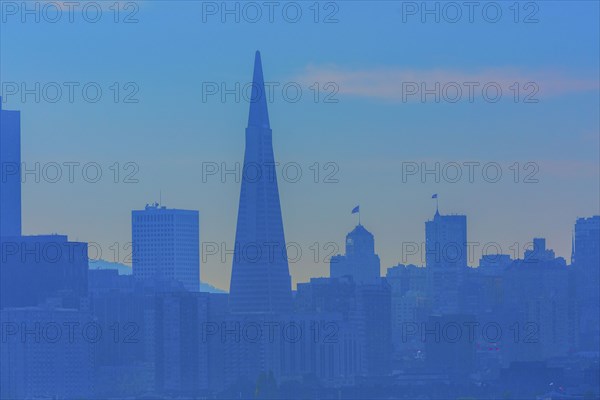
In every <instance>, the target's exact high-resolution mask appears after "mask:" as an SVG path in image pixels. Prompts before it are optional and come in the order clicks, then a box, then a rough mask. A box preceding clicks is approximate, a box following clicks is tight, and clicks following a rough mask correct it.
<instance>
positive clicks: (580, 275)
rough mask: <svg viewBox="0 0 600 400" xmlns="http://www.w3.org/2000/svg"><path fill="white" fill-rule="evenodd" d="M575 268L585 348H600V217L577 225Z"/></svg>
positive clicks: (582, 338)
mask: <svg viewBox="0 0 600 400" xmlns="http://www.w3.org/2000/svg"><path fill="white" fill-rule="evenodd" d="M572 258H573V259H572V260H571V263H572V265H573V268H574V271H575V275H576V278H575V279H576V282H577V283H576V287H577V293H576V297H577V299H578V303H579V307H580V309H581V319H580V331H581V344H582V346H583V347H584V348H585V349H587V350H594V349H599V348H600V306H599V304H600V216H598V215H596V216H594V217H591V218H579V219H578V220H577V222H576V223H575V234H574V243H573V257H572Z"/></svg>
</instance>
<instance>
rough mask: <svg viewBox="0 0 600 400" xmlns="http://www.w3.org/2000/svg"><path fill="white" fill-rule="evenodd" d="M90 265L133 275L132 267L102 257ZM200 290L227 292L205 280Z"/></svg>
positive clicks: (90, 266)
mask: <svg viewBox="0 0 600 400" xmlns="http://www.w3.org/2000/svg"><path fill="white" fill-rule="evenodd" d="M88 266H89V269H116V270H117V271H119V275H131V273H132V270H131V267H129V266H127V265H125V264H121V263H116V262H110V261H106V260H102V259H100V260H93V261H90V262H89V263H88ZM200 291H201V292H209V293H227V292H225V291H223V290H221V289H217V288H216V287H214V286H212V285H209V284H208V283H203V282H200Z"/></svg>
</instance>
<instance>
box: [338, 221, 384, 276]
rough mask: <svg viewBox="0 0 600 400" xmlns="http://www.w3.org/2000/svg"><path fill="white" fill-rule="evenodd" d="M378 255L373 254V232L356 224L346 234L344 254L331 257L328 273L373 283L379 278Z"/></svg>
mask: <svg viewBox="0 0 600 400" xmlns="http://www.w3.org/2000/svg"><path fill="white" fill-rule="evenodd" d="M379 268H380V261H379V256H378V255H377V254H375V239H374V237H373V234H372V233H371V232H369V231H368V230H366V229H365V227H364V226H362V225H361V224H358V225H357V226H356V227H355V228H354V229H353V230H352V232H350V233H348V235H347V236H346V255H343V256H342V255H337V256H334V257H331V261H330V263H329V275H330V276H331V277H332V278H341V277H342V276H352V278H353V279H354V281H355V282H356V283H359V284H360V283H375V282H377V281H378V280H379V278H380V275H381V274H380V272H379Z"/></svg>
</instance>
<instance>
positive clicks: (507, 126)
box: [0, 1, 600, 288]
mask: <svg viewBox="0 0 600 400" xmlns="http://www.w3.org/2000/svg"><path fill="white" fill-rule="evenodd" d="M408 3H410V2H408ZM408 3H407V2H404V3H403V2H392V1H386V2H368V3H367V2H360V1H350V2H337V3H332V4H334V5H332V4H329V3H328V2H322V3H320V5H319V10H320V12H319V22H318V23H315V21H314V16H315V14H314V8H310V7H314V5H313V3H312V2H296V3H292V2H280V3H278V6H277V8H276V10H275V13H274V22H273V23H271V22H269V21H268V17H267V16H266V15H265V14H263V18H262V19H261V20H260V21H258V22H257V23H251V22H249V21H247V20H244V14H241V16H240V22H236V21H235V20H234V16H231V15H230V16H227V19H226V21H225V22H222V21H221V15H220V14H217V15H208V14H206V11H207V10H211V8H210V7H212V6H213V5H215V4H216V6H217V7H221V4H222V3H221V2H216V3H213V2H199V1H198V2H197V1H169V2H165V1H147V2H137V3H135V4H136V5H137V8H138V9H137V12H136V13H135V18H137V20H138V22H137V23H129V24H126V23H122V22H120V23H115V22H114V11H113V10H114V9H115V8H114V3H113V2H101V3H100V2H99V3H98V4H102V10H103V11H102V17H101V18H100V21H99V22H97V23H90V22H87V21H86V20H85V19H84V18H83V16H82V14H81V8H82V7H83V4H84V3H79V6H78V8H76V10H75V14H74V21H75V22H73V23H69V22H68V21H66V19H67V14H66V11H65V10H63V11H62V12H63V13H64V14H63V15H62V20H61V21H60V22H58V23H50V22H48V21H47V20H44V16H43V15H42V16H41V17H40V21H39V22H35V21H34V20H33V19H32V17H31V16H30V17H28V18H29V19H28V20H27V21H26V22H25V23H23V22H22V21H21V15H20V14H18V12H20V11H21V10H17V14H16V15H13V14H12V13H13V11H14V10H13V9H7V8H6V3H4V4H3V5H2V7H3V8H2V12H3V14H2V20H1V25H0V80H1V81H2V82H3V91H2V94H3V96H4V99H5V103H4V104H3V107H4V108H8V109H20V110H21V111H22V135H23V139H22V142H23V161H24V162H26V163H27V164H29V165H33V163H35V162H40V163H41V165H48V163H50V162H57V163H59V164H62V163H64V162H67V161H76V162H80V163H81V164H85V163H87V162H96V163H98V164H99V165H100V166H101V167H102V170H103V178H102V179H101V180H100V181H99V182H98V183H88V182H86V181H84V180H83V179H81V178H76V179H75V182H74V183H68V182H67V181H66V179H61V180H60V181H59V182H58V183H49V182H47V181H44V179H42V180H41V182H39V183H36V182H34V181H33V180H31V179H30V180H29V181H26V182H25V184H24V188H23V196H24V198H23V203H24V207H23V212H24V217H23V222H24V231H25V233H26V234H35V233H49V232H60V233H64V234H68V235H69V236H70V237H71V238H73V239H79V240H84V241H90V242H94V243H98V244H99V247H100V248H102V255H103V258H106V259H109V261H113V258H115V254H114V252H113V250H112V249H111V248H110V247H111V244H112V243H115V242H116V243H118V246H117V247H120V248H123V247H125V245H126V243H127V242H129V241H130V240H131V238H130V212H131V210H132V209H138V208H141V207H143V206H144V204H146V203H148V202H152V201H155V200H156V201H157V200H158V198H159V192H161V191H162V198H163V201H164V204H165V205H167V206H168V207H175V208H190V209H198V210H200V215H201V240H202V241H204V242H216V243H223V242H225V243H227V244H228V248H232V246H233V244H232V243H233V240H234V233H235V220H236V216H237V202H238V196H239V183H237V182H235V180H234V179H232V178H231V177H229V178H228V179H227V180H226V182H225V183H223V182H221V180H220V179H218V177H209V179H207V182H203V179H202V163H207V162H210V163H215V162H216V163H218V164H219V165H221V164H222V163H225V165H226V166H228V167H229V168H233V166H234V165H235V163H239V162H241V161H242V157H243V146H244V128H245V125H246V122H247V113H248V104H247V103H246V102H245V101H244V100H243V99H241V100H240V101H239V102H236V101H235V99H234V97H233V96H231V95H230V96H228V97H226V98H225V101H221V97H220V96H219V95H215V96H208V97H207V98H206V99H203V85H204V86H205V87H206V84H207V83H208V84H211V83H216V84H217V85H219V86H220V85H221V84H224V85H225V86H226V87H227V88H234V87H235V84H236V82H238V83H239V84H240V85H241V86H243V85H244V84H246V83H248V82H249V81H250V79H251V76H252V62H253V59H254V51H255V50H257V49H259V50H260V51H261V53H262V59H263V66H264V72H265V79H266V80H267V81H270V82H277V83H279V84H280V87H282V86H283V85H286V84H289V83H290V82H293V83H294V84H297V85H299V86H300V87H301V89H302V95H303V96H302V99H301V100H300V101H298V102H291V101H286V99H285V98H284V96H283V93H282V92H281V91H280V90H276V91H275V92H274V93H275V96H274V101H273V102H272V103H271V104H270V105H269V107H270V117H271V126H272V128H273V134H274V147H275V155H276V159H277V160H279V161H280V162H281V163H283V164H288V165H289V164H290V163H297V165H300V167H301V169H302V172H303V177H302V179H300V181H299V182H297V183H291V182H288V181H285V180H283V179H282V177H281V176H280V192H281V201H282V210H283V216H284V223H285V230H286V239H287V240H288V241H293V242H297V243H299V244H300V246H301V248H302V249H303V257H302V259H301V260H300V261H299V262H297V263H294V264H292V265H291V272H292V275H293V279H294V281H295V282H298V281H306V280H308V279H309V277H311V276H322V275H325V274H326V273H327V264H326V263H324V262H322V258H323V257H324V256H325V255H326V254H327V251H326V250H323V249H322V251H321V253H320V254H319V262H314V259H313V256H314V254H313V250H311V249H310V247H311V245H312V244H313V243H315V242H317V243H319V247H321V248H323V247H324V246H325V245H326V244H327V243H328V242H334V243H336V244H337V246H338V247H339V251H340V252H343V243H344V237H345V234H346V233H347V232H348V231H349V230H351V228H352V227H353V225H354V224H355V223H356V219H355V218H354V217H355V216H352V215H350V211H351V209H352V208H353V207H354V206H355V205H356V204H360V205H361V210H362V222H363V224H364V225H365V226H366V227H367V228H368V229H369V230H370V231H371V232H373V234H374V235H375V239H376V249H377V252H378V253H379V255H380V257H381V259H382V268H387V267H389V266H392V265H395V264H396V263H397V262H399V261H402V243H403V242H419V243H420V242H422V241H423V239H424V221H425V220H426V219H428V218H430V217H431V216H432V214H433V212H434V210H435V204H434V203H433V201H432V200H431V199H430V197H431V194H432V193H439V196H440V211H441V212H442V213H465V214H467V216H468V227H469V241H473V242H480V243H487V242H496V243H499V244H500V245H501V246H502V248H503V250H504V252H507V253H510V252H511V250H509V249H508V247H509V246H511V245H512V244H513V243H515V242H517V243H519V247H523V246H525V243H526V242H528V241H530V240H531V238H532V237H534V236H546V237H547V239H548V245H549V247H552V248H554V249H555V250H556V251H557V253H558V254H559V255H561V256H564V257H568V256H569V254H570V235H571V229H572V226H573V224H574V222H575V219H576V218H577V217H579V216H590V215H593V214H598V213H599V206H598V204H599V200H600V198H599V184H598V181H599V179H598V178H599V171H598V166H599V159H598V153H599V151H598V150H599V146H600V145H599V135H600V134H599V131H600V128H599V126H600V122H599V111H598V110H599V106H600V104H599V101H598V99H599V95H598V94H599V91H598V85H599V83H598V71H599V68H600V65H599V54H598V48H599V37H600V35H599V25H598V24H599V22H598V21H599V19H598V15H599V8H598V3H597V2H592V1H589V2H568V3H567V2H537V3H535V4H537V9H536V8H534V6H531V5H528V4H529V3H527V2H522V3H520V4H519V16H518V20H519V22H518V23H515V22H514V18H515V14H514V9H510V8H509V7H510V6H511V5H512V2H496V3H493V4H492V5H490V3H491V2H481V3H478V4H479V7H480V8H477V9H476V10H475V13H474V19H473V22H469V20H468V16H467V15H466V14H463V16H462V18H461V19H460V21H459V22H457V23H450V22H448V21H446V20H444V18H443V16H444V15H443V14H442V16H441V18H440V22H439V23H438V22H436V21H435V20H434V17H433V16H427V20H426V21H425V23H423V22H421V20H420V17H421V15H420V13H419V11H420V10H419V11H418V12H417V14H416V15H407V14H406V11H407V10H409V9H408V8H407V7H410V6H411V4H413V3H410V4H408ZM16 4H17V5H20V2H17V3H16ZM39 4H40V7H41V8H40V10H43V7H44V6H45V5H44V3H43V2H42V3H39ZM54 4H57V3H54ZM227 4H229V5H230V6H231V7H234V6H235V4H236V3H235V2H229V3H227ZM254 4H262V3H260V2H259V3H254ZM414 4H417V6H420V4H421V2H417V3H414ZM428 4H429V5H430V6H431V7H434V6H435V4H436V3H434V2H431V3H428ZM496 5H497V6H498V7H499V8H500V9H501V10H502V16H501V17H500V18H499V21H498V22H496V23H491V22H488V21H486V19H485V18H484V16H483V14H482V13H481V12H480V9H482V8H483V7H488V9H489V10H491V8H490V7H492V6H496ZM443 6H444V5H443V3H440V5H439V7H440V9H441V8H442V7H443ZM240 7H243V4H241V3H240ZM284 7H287V9H288V11H289V12H292V11H293V10H295V9H297V8H299V9H301V10H302V17H301V18H300V20H299V22H297V23H290V22H288V21H286V19H285V18H284V16H283V14H282V11H281V9H283V8H284ZM47 10H48V12H50V11H52V10H51V9H47ZM132 10H135V9H134V8H133V6H131V5H128V3H127V2H123V3H122V4H121V10H120V12H119V20H121V19H122V18H123V17H124V16H126V15H128V14H129V13H130V12H131V11H132ZM203 10H204V14H203ZM403 10H404V14H403ZM8 11H10V12H8ZM220 11H221V10H217V13H219V12H220ZM250 11H252V10H249V9H247V12H248V13H249V12H250ZM262 11H263V13H266V12H267V10H266V9H264V8H263V9H262ZM332 11H336V12H335V16H334V17H335V18H336V19H337V20H338V22H337V23H324V22H323V21H322V20H323V18H324V17H325V15H327V14H329V13H331V12H332ZM446 11H447V12H448V13H449V12H450V11H452V10H449V9H447V10H446ZM492 11H493V10H492ZM492 11H489V12H490V14H489V15H493V14H492ZM462 12H463V13H466V10H465V9H463V10H462ZM531 12H534V15H533V18H536V19H537V20H538V22H536V23H524V22H523V20H524V19H525V17H526V15H529V13H531ZM49 15H51V14H49ZM252 15H253V14H245V16H246V17H249V18H251V17H252ZM289 15H292V16H293V14H289ZM289 15H288V16H289ZM446 17H451V14H446ZM48 18H51V16H50V17H48ZM407 81H409V82H418V83H419V84H420V83H423V82H424V83H425V84H426V85H429V86H428V87H432V85H434V84H435V82H440V83H441V84H442V85H444V84H447V83H448V82H459V83H462V82H466V81H475V82H480V83H481V86H483V85H484V84H486V83H489V82H497V83H498V84H499V85H500V87H501V88H502V89H503V94H502V98H501V99H500V101H498V102H496V103H490V102H486V101H484V99H483V98H482V97H481V96H480V95H479V96H476V98H475V101H474V102H473V103H470V102H468V101H465V99H464V98H461V100H460V101H458V102H457V103H450V102H448V101H440V102H439V103H435V102H434V101H432V100H431V97H430V98H426V101H425V102H422V101H419V96H418V95H417V96H413V97H410V100H408V101H403V99H402V90H403V86H402V83H403V82H407ZM36 82H40V85H41V86H44V85H46V84H47V83H49V82H57V83H59V84H61V85H62V84H64V82H78V83H80V86H79V87H82V86H83V85H85V84H86V83H89V82H96V83H97V84H98V85H99V86H100V87H101V88H102V89H103V95H102V98H101V99H100V101H98V102H97V103H90V102H87V101H85V100H84V99H83V97H82V94H81V91H80V90H76V91H75V98H74V99H75V100H74V101H73V102H72V103H71V102H69V101H68V100H67V97H66V93H63V96H62V97H61V98H60V100H59V101H57V102H56V103H50V102H49V101H47V98H46V99H44V98H42V100H41V101H40V102H39V103H36V102H35V101H34V100H33V97H32V96H29V97H27V98H25V101H23V99H22V98H21V97H20V96H19V94H20V93H18V94H13V95H8V94H7V92H6V90H7V86H6V85H7V83H8V85H9V86H10V85H11V84H14V83H17V84H18V85H20V84H22V83H26V85H27V86H28V87H33V86H34V85H35V83H36ZM114 82H118V86H119V87H120V90H121V92H120V93H121V94H122V95H123V94H126V93H128V92H129V91H128V90H126V88H125V84H126V83H127V82H133V83H134V85H135V87H137V88H138V89H139V91H138V92H137V94H136V95H135V98H136V99H137V100H138V102H137V103H133V104H130V103H123V102H122V101H120V102H118V103H115V102H114V100H113V97H112V96H113V91H112V90H111V89H110V87H111V85H112V84H113V83H114ZM314 82H319V84H320V85H321V87H322V86H323V85H324V84H326V83H328V82H333V83H334V84H335V86H336V87H337V88H338V93H337V94H336V95H335V97H334V98H335V99H337V100H338V102H337V103H326V102H324V101H323V98H322V97H321V98H320V99H319V101H318V102H315V101H314V99H313V94H314V91H311V89H310V86H311V85H312V84H314ZM514 82H518V83H519V84H520V85H521V90H524V89H523V85H524V84H526V83H528V82H534V83H535V85H537V86H536V87H537V88H538V89H539V91H538V93H537V94H536V95H535V98H536V99H538V100H539V101H538V102H537V103H524V102H523V101H519V102H515V101H514V100H513V98H512V95H513V92H512V91H511V90H510V89H509V86H511V83H514ZM322 90H323V89H322ZM321 93H322V94H325V92H321ZM476 93H477V92H476ZM479 93H480V92H479ZM521 93H522V94H523V93H525V94H526V93H529V92H528V91H525V92H521ZM521 99H522V97H521ZM288 100H289V99H288ZM470 161H477V162H480V163H481V164H482V165H483V164H486V163H497V164H498V165H500V166H501V168H502V172H503V177H502V179H500V181H499V182H497V183H489V182H486V181H485V180H484V179H483V178H482V177H481V175H476V178H475V182H473V183H469V182H468V181H467V180H466V178H463V179H461V180H460V181H459V182H457V183H450V182H443V179H442V182H440V183H435V182H433V181H432V180H431V179H428V180H427V182H425V183H422V182H421V180H420V179H418V178H416V177H410V178H409V179H408V181H407V182H403V181H402V165H403V162H404V163H406V162H416V163H417V164H418V165H421V163H426V165H428V166H433V165H434V164H435V163H436V162H440V163H441V165H448V164H447V163H452V162H456V163H459V164H462V163H464V162H470ZM115 162H119V168H120V169H121V172H122V174H123V173H124V172H126V171H124V170H123V166H124V165H125V164H126V163H127V162H133V163H135V164H136V165H138V166H139V171H138V172H137V174H136V176H135V177H136V178H137V179H138V180H139V182H138V183H130V184H125V183H118V184H115V183H114V182H113V175H111V174H112V173H113V172H112V171H111V170H109V167H110V166H111V165H113V164H114V163H115ZM315 162H317V163H319V168H320V169H321V172H322V173H323V174H324V173H326V172H328V171H331V170H327V171H326V170H324V169H323V168H324V166H325V165H326V164H327V163H334V164H335V165H336V166H337V169H338V170H337V173H336V174H335V177H336V178H337V179H338V180H339V182H338V183H323V182H320V183H314V182H313V178H314V176H313V175H312V174H313V172H314V170H311V169H310V168H309V167H310V166H311V165H313V164H314V163H315ZM515 162H518V163H519V168H520V169H521V175H520V176H519V182H518V183H515V182H514V180H513V178H514V176H513V175H512V174H513V170H511V169H509V167H510V166H511V165H513V164H514V163H515ZM527 162H532V163H535V165H537V166H538V167H539V171H538V172H537V173H536V175H535V177H536V178H537V179H538V180H539V182H538V183H523V182H522V180H523V177H524V174H525V173H526V172H527V171H525V170H523V166H524V165H525V164H526V163H527ZM405 165H406V164H405ZM465 171H466V170H465ZM119 178H120V179H119V180H122V178H123V175H120V176H119ZM322 178H323V175H321V176H320V179H319V180H320V181H322ZM113 248H114V247H113ZM125 253H126V251H125V250H123V249H122V251H121V252H120V254H119V256H118V257H117V258H119V260H121V261H122V259H123V258H124V256H125ZM407 261H411V262H417V263H419V260H418V259H408V260H407ZM230 272H231V260H230V258H229V259H227V260H225V262H221V260H220V258H219V257H216V256H213V257H210V258H209V259H208V260H207V262H206V263H205V264H203V265H202V272H201V274H202V279H203V280H204V281H207V282H209V283H211V284H214V285H215V286H217V287H221V288H227V287H228V281H229V275H230Z"/></svg>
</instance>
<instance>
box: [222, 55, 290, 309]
mask: <svg viewBox="0 0 600 400" xmlns="http://www.w3.org/2000/svg"><path fill="white" fill-rule="evenodd" d="M250 101H251V103H250V114H249V117H248V127H247V128H246V151H245V154H244V167H243V176H242V188H241V192H240V203H239V210H238V220H237V231H236V236H235V254H234V260H233V268H232V273H231V284H230V297H229V304H230V309H231V311H232V312H234V313H248V312H249V313H261V312H287V311H291V309H292V289H291V278H290V273H289V267H288V260H287V253H286V244H285V237H284V232H283V221H282V217H281V206H280V203H279V190H278V187H277V176H276V173H275V168H274V166H275V159H274V155H273V143H272V138H273V134H272V131H271V127H270V124H269V114H268V111H267V98H266V92H265V84H264V79H263V72H262V64H261V59H260V53H259V52H258V51H257V52H256V57H255V61H254V77H253V86H252V97H251V100H250Z"/></svg>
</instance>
